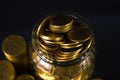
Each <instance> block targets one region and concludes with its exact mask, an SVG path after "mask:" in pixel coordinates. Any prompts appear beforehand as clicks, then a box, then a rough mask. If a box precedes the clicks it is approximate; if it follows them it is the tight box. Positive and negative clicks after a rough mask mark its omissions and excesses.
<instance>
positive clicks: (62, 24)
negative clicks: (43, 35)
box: [49, 15, 73, 33]
mask: <svg viewBox="0 0 120 80" xmlns="http://www.w3.org/2000/svg"><path fill="white" fill-rule="evenodd" d="M72 23H73V19H72V18H71V17H70V16H65V15H59V16H54V17H52V18H51V19H50V23H49V25H50V27H49V29H50V30H51V31H52V32H55V33H65V32H68V31H69V30H71V28H72Z"/></svg>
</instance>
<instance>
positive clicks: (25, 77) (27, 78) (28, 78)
mask: <svg viewBox="0 0 120 80" xmlns="http://www.w3.org/2000/svg"><path fill="white" fill-rule="evenodd" d="M15 80H35V78H34V77H33V76H32V75H30V74H22V75H19V76H18V77H17V78H16V79H15Z"/></svg>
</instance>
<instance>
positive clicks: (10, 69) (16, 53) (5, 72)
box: [0, 35, 35, 80]
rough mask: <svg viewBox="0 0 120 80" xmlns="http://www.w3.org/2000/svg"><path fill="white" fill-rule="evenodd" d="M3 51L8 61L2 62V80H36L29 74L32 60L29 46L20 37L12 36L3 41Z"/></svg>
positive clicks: (0, 66)
mask: <svg viewBox="0 0 120 80" xmlns="http://www.w3.org/2000/svg"><path fill="white" fill-rule="evenodd" d="M2 51H3V53H4V55H5V57H6V60H0V80H35V78H34V77H33V76H32V75H30V74H28V72H29V69H30V58H29V56H28V55H29V54H28V49H27V44H26V42H25V40H24V38H23V37H22V36H20V35H10V36H8V37H6V38H5V39H4V40H3V43H2Z"/></svg>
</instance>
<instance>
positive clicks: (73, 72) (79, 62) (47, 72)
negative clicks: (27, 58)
mask: <svg viewBox="0 0 120 80" xmlns="http://www.w3.org/2000/svg"><path fill="white" fill-rule="evenodd" d="M30 53H31V62H32V65H33V69H34V72H35V75H36V76H37V77H39V78H40V79H43V80H88V79H89V78H90V77H91V75H92V72H93V70H94V62H95V58H94V53H95V51H94V48H91V49H90V50H88V51H86V53H85V55H83V56H81V57H80V58H78V59H76V60H74V61H71V62H66V63H64V64H62V63H59V62H58V63H57V62H55V63H54V62H53V61H52V60H49V59H47V58H45V57H44V55H42V54H45V53H44V52H42V50H41V49H40V48H39V47H38V44H37V40H36V38H35V35H33V36H32V41H31V46H30Z"/></svg>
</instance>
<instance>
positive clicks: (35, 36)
mask: <svg viewBox="0 0 120 80" xmlns="http://www.w3.org/2000/svg"><path fill="white" fill-rule="evenodd" d="M60 14H63V13H60ZM53 15H54V14H53ZM53 15H50V16H53ZM64 15H69V16H72V17H74V18H76V19H78V20H79V19H82V21H83V22H86V21H85V19H84V18H82V17H81V16H79V15H77V14H74V13H72V14H71V13H70V14H68V13H65V14H64ZM42 20H44V18H43V19H42ZM42 20H41V21H39V22H38V24H36V25H35V26H34V27H33V31H32V46H33V49H34V51H35V52H36V53H37V54H38V55H39V56H40V58H41V59H43V60H44V61H46V62H48V63H50V64H55V65H59V66H63V65H64V66H65V65H67V66H68V65H72V64H74V63H77V62H81V61H83V60H84V59H85V58H86V57H87V56H88V55H89V54H90V52H91V48H92V47H93V38H92V39H91V44H90V45H89V48H88V49H87V50H85V51H83V52H82V54H81V55H80V56H79V57H77V58H75V59H73V60H70V61H66V62H59V61H56V60H55V59H54V58H53V59H52V58H48V57H47V56H46V53H45V52H44V51H42V50H41V45H40V44H39V42H40V37H39V35H38V34H39V31H38V30H39V26H40V24H41V22H42ZM89 29H90V30H91V32H92V29H91V28H89ZM50 54H53V53H52V52H51V53H50Z"/></svg>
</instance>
